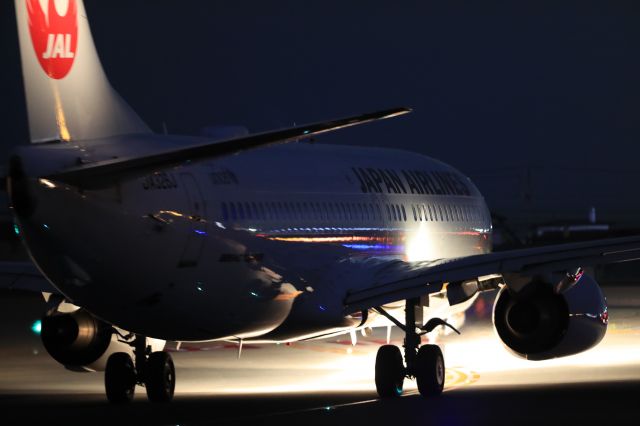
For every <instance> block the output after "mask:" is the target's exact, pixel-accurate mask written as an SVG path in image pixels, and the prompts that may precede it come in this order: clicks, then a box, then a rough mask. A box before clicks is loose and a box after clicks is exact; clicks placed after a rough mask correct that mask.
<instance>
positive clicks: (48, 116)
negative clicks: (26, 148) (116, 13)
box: [15, 0, 150, 143]
mask: <svg viewBox="0 0 640 426" xmlns="http://www.w3.org/2000/svg"><path fill="white" fill-rule="evenodd" d="M15 6H16V17H17V20H18V35H19V40H20V57H21V60H22V75H23V78H24V85H25V94H26V98H27V110H28V115H29V132H30V134H31V142H34V143H37V142H47V141H52V140H62V141H71V140H85V139H96V138H104V137H109V136H115V135H122V134H134V133H148V132H150V130H149V128H148V127H147V126H146V125H145V124H144V122H143V121H142V120H141V119H140V117H138V115H137V114H136V113H135V112H134V111H133V110H132V109H131V107H129V105H127V103H126V102H125V101H124V100H123V99H122V98H121V97H120V95H118V93H116V91H115V90H113V88H112V87H111V85H110V84H109V81H108V80H107V77H106V76H105V74H104V71H103V69H102V65H101V64H100V59H99V58H98V54H97V53H96V49H95V46H94V44H93V38H92V37H91V32H90V30H89V22H88V21H87V15H86V12H85V10H84V4H83V3H82V0H15Z"/></svg>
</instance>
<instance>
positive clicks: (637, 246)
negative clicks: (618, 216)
mask: <svg viewBox="0 0 640 426" xmlns="http://www.w3.org/2000/svg"><path fill="white" fill-rule="evenodd" d="M637 259H640V236H634V237H624V238H612V239H602V240H595V241H587V242H579V243H570V244H558V245H550V246H544V247H534V248H527V249H518V250H508V251H501V252H495V253H488V254H480V255H475V256H468V257H459V258H453V259H443V260H439V261H434V262H403V261H400V260H395V261H382V260H377V261H376V260H374V259H369V260H366V261H364V262H365V263H366V264H367V266H364V267H365V268H368V269H369V271H368V272H369V273H368V274H365V275H366V276H368V277H371V276H373V277H374V285H373V286H371V285H370V286H368V287H366V288H359V289H358V290H355V291H351V292H350V293H349V294H348V295H347V297H346V299H345V302H344V304H345V313H347V314H349V313H353V312H357V311H360V310H363V309H369V308H371V307H375V306H381V305H384V304H386V303H391V302H396V301H398V300H404V299H409V298H414V297H420V296H423V295H426V294H431V293H437V292H439V291H441V290H442V288H443V286H444V283H455V282H464V281H468V280H476V281H477V282H482V280H483V278H484V277H494V276H498V277H499V276H502V275H509V274H514V275H519V276H534V275H538V274H545V273H551V272H560V271H575V270H576V269H577V268H578V267H583V266H592V265H598V264H605V263H615V262H625V261H631V260H637Z"/></svg>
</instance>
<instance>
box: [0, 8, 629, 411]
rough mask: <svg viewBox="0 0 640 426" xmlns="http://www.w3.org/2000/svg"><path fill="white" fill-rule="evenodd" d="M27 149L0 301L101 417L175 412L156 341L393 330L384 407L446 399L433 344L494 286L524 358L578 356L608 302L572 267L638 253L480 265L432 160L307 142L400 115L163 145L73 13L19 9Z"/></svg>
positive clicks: (504, 332) (13, 174) (566, 247)
mask: <svg viewBox="0 0 640 426" xmlns="http://www.w3.org/2000/svg"><path fill="white" fill-rule="evenodd" d="M14 4H15V10H16V19H17V23H18V39H19V45H20V54H21V65H22V72H23V79H24V86H25V95H26V100H27V114H28V120H29V133H30V141H29V142H31V143H29V144H23V145H19V146H17V147H16V148H15V150H14V151H13V153H12V155H11V157H10V160H9V165H8V177H7V191H8V194H9V197H10V203H11V210H12V213H13V215H14V218H15V224H16V227H15V230H16V233H19V235H20V238H21V240H22V242H23V243H24V245H25V247H26V248H27V250H28V253H29V256H30V260H31V262H29V263H27V262H25V263H10V262H4V263H2V264H0V272H1V275H2V280H1V283H2V284H1V286H2V287H4V288H14V289H23V290H31V291H36V292H41V293H42V294H43V296H44V298H45V301H46V313H45V314H44V316H43V319H42V331H41V336H42V341H43V345H44V347H45V348H46V350H47V351H48V352H49V354H50V355H51V356H52V357H53V358H54V359H55V360H56V361H58V362H59V363H61V364H62V365H64V366H65V367H66V368H68V369H69V370H72V371H103V370H104V371H105V373H104V378H105V392H106V396H107V399H108V400H109V401H110V402H112V403H126V402H128V401H131V400H132V398H133V396H134V393H135V389H136V386H138V385H140V386H143V387H144V388H145V390H146V394H147V397H148V399H149V400H150V401H152V402H169V401H171V400H172V399H173V397H174V391H175V383H176V374H175V367H174V364H173V361H172V358H171V356H170V354H169V353H168V352H166V351H164V350H163V348H165V345H166V342H167V341H171V342H207V341H216V340H224V341H234V342H238V344H239V345H242V343H243V342H245V343H249V342H256V343H265V344H266V343H282V342H294V341H301V340H309V339H318V338H327V337H331V336H336V335H340V334H346V333H351V332H353V331H354V330H362V329H366V328H367V327H371V326H380V325H389V324H394V325H396V326H398V327H399V328H400V329H401V330H402V331H403V333H404V336H405V337H404V344H403V350H401V349H400V348H399V347H398V346H395V345H390V344H386V345H382V346H381V347H380V348H379V350H378V352H377V355H376V363H375V386H376V390H377V392H378V394H379V395H380V397H382V398H394V397H398V396H399V395H401V394H402V391H403V385H404V381H405V379H406V378H409V379H415V380H416V381H417V386H418V390H419V393H420V394H421V395H423V396H425V397H432V396H437V395H439V394H440V393H441V392H442V390H443V386H444V377H445V374H444V373H445V361H444V357H443V355H442V351H441V350H440V348H439V347H438V345H435V344H422V336H423V335H424V334H425V333H433V332H436V331H438V330H443V329H447V328H448V329H451V330H454V331H457V329H456V325H458V326H459V325H460V324H458V323H455V324H454V323H452V322H453V321H452V319H451V318H455V315H453V314H452V313H460V312H463V311H464V310H465V309H466V308H468V307H469V306H471V304H472V303H473V301H474V300H475V298H476V297H477V296H478V294H480V293H481V292H485V291H494V290H497V291H498V294H497V297H496V302H495V305H494V308H493V324H494V326H495V330H496V333H497V335H498V338H499V339H500V340H501V341H502V342H503V344H504V345H505V347H506V348H507V349H508V350H510V351H511V352H512V353H514V354H515V355H516V356H520V357H523V358H526V359H530V360H544V359H549V358H555V357H560V356H567V355H571V354H576V353H579V352H582V351H585V350H587V349H589V348H591V347H593V346H595V345H596V344H597V343H598V342H600V341H601V340H602V338H603V337H604V335H605V333H606V329H607V323H608V311H607V305H606V300H605V298H604V296H603V294H602V291H601V289H600V287H599V285H598V283H597V282H596V281H595V279H594V278H593V277H591V276H589V275H588V274H586V273H584V270H583V269H582V268H584V267H587V266H592V265H598V264H604V263H612V262H622V261H630V260H635V259H638V258H640V237H635V236H634V237H625V238H616V239H603V240H597V241H588V242H580V243H572V244H563V245H553V246H546V247H535V248H524V249H518V250H509V251H502V252H492V243H491V242H492V238H491V234H492V224H491V217H490V213H489V209H488V207H487V205H486V203H485V201H484V198H483V197H482V195H481V193H480V192H479V191H478V189H477V188H476V186H475V185H474V184H473V183H472V182H471V180H470V179H469V178H468V177H466V176H465V175H464V174H462V173H461V172H460V171H458V170H456V169H455V168H453V167H451V166H449V165H447V164H445V163H443V162H440V161H438V160H435V159H432V158H429V157H427V156H424V155H420V154H417V153H412V152H408V151H401V150H395V149H383V148H368V147H355V146H341V145H323V144H321V143H317V142H316V143H308V142H307V140H308V139H309V138H311V137H314V138H315V137H317V136H318V135H321V134H323V133H325V132H330V131H337V130H340V129H342V128H345V127H350V126H356V125H360V124H364V123H370V122H373V121H378V120H382V119H386V118H391V117H396V116H400V115H404V114H406V113H408V112H410V109H409V108H393V109H389V110H385V111H379V112H373V113H367V114H363V115H356V116H352V117H346V118H341V119H335V120H330V121H323V122H317V123H312V124H307V125H297V126H293V127H290V128H284V129H277V130H273V131H266V132H261V133H256V134H248V135H244V134H243V135H240V136H236V137H233V138H229V139H223V140H220V139H215V140H212V139H210V138H207V137H192V136H175V135H165V134H155V133H153V132H151V131H150V129H149V128H148V127H147V125H146V124H145V123H144V122H143V121H142V120H141V119H140V118H139V117H138V115H136V113H135V112H134V111H133V110H132V109H131V108H130V107H129V105H127V103H126V102H125V101H124V100H123V99H122V98H121V97H120V96H119V95H118V94H117V92H116V91H115V90H114V89H113V88H112V87H111V85H110V83H109V81H108V80H107V77H106V76H105V73H104V71H103V69H102V66H101V64H100V61H99V58H98V55H97V52H96V49H95V46H94V43H93V39H92V36H91V32H90V28H89V23H88V18H87V14H86V12H85V9H84V4H83V2H82V0H57V1H53V0H50V1H47V0H15V3H14Z"/></svg>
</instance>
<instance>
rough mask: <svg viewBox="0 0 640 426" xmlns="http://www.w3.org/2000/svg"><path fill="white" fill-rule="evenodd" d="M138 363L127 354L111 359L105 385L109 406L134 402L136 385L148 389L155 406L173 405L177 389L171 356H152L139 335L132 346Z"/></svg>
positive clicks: (153, 353) (161, 354)
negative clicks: (161, 404) (160, 403)
mask: <svg viewBox="0 0 640 426" xmlns="http://www.w3.org/2000/svg"><path fill="white" fill-rule="evenodd" d="M129 344H130V345H131V346H133V348H134V350H133V353H134V357H135V365H134V360H132V359H131V356H130V355H129V354H128V353H126V352H116V353H114V354H111V356H109V359H108V360H107V368H106V370H105V372H104V385H105V390H106V393H107V399H108V400H109V402H112V403H116V404H121V403H126V402H130V401H131V400H132V399H133V395H134V392H135V387H136V385H140V386H144V387H145V388H146V390H147V398H149V401H151V402H170V401H171V400H172V399H173V392H174V390H175V386H176V372H175V367H174V365H173V360H172V359H171V355H169V354H168V353H166V352H151V346H148V345H147V339H146V337H144V336H140V335H136V336H135V338H134V339H133V341H132V342H131V343H129Z"/></svg>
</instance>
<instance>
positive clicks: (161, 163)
mask: <svg viewBox="0 0 640 426" xmlns="http://www.w3.org/2000/svg"><path fill="white" fill-rule="evenodd" d="M409 112H411V109H410V108H393V109H388V110H384V111H378V112H372V113H368V114H362V115H357V116H352V117H347V118H340V119H337V120H331V121H322V122H317V123H312V124H306V125H302V126H295V127H290V128H286V129H280V130H274V131H269V132H262V133H256V134H252V135H249V136H244V137H240V138H233V139H228V140H223V141H215V142H210V143H204V144H197V145H190V146H187V147H184V146H183V147H181V148H177V149H171V150H165V151H161V152H155V153H153V154H150V155H145V156H141V157H132V158H118V159H114V160H107V161H100V162H97V163H93V164H87V165H83V166H78V167H73V168H69V169H66V170H62V171H60V172H57V173H54V174H51V175H48V176H43V177H44V178H47V179H50V180H54V181H58V182H63V183H67V184H70V185H74V186H82V187H99V186H101V185H105V184H107V185H108V184H110V183H112V182H113V181H114V180H116V179H122V178H132V177H136V176H142V175H144V174H147V173H149V172H152V171H154V170H158V169H163V168H168V167H173V166H177V165H180V164H182V163H185V162H194V161H200V160H204V159H208V158H213V157H219V156H223V155H231V154H237V153H239V152H242V151H247V150H250V149H255V148H259V147H264V146H268V145H274V144H280V143H287V142H292V141H296V140H299V139H301V138H308V137H311V136H315V135H319V134H321V133H326V132H331V131H334V130H339V129H344V128H346V127H351V126H356V125H358V124H364V123H369V122H371V121H376V120H382V119H386V118H391V117H397V116H399V115H404V114H407V113H409Z"/></svg>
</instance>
